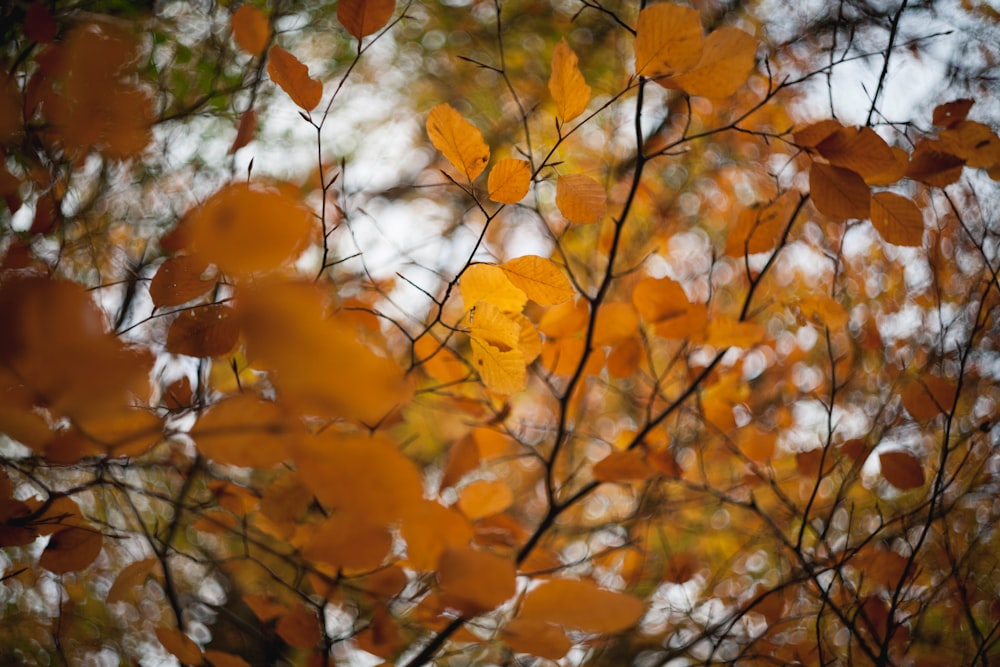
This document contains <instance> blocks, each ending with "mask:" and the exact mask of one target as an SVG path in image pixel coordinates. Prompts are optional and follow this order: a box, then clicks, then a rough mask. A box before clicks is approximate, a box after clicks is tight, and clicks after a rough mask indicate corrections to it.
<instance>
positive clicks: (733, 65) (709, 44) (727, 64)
mask: <svg viewBox="0 0 1000 667" xmlns="http://www.w3.org/2000/svg"><path fill="white" fill-rule="evenodd" d="M756 55H757V40H756V39H754V37H753V36H751V35H748V34H747V33H745V32H743V31H742V30H740V29H738V28H733V27H730V26H725V27H722V28H719V29H718V30H716V31H714V32H712V33H711V34H710V35H709V36H708V37H707V38H706V39H705V41H704V48H703V50H702V52H701V59H700V60H699V61H698V64H697V65H695V66H694V67H693V68H692V69H690V70H687V71H685V72H682V73H680V74H677V75H676V76H672V77H670V78H669V79H661V80H658V82H659V83H662V84H664V85H666V86H668V87H670V88H680V89H681V90H683V91H684V92H686V93H688V94H689V95H696V96H700V97H710V98H723V97H729V96H730V95H732V94H733V93H735V92H736V91H737V90H739V89H740V87H741V86H743V84H745V83H746V81H747V79H748V78H749V76H750V72H751V71H752V70H753V66H754V59H755V57H756Z"/></svg>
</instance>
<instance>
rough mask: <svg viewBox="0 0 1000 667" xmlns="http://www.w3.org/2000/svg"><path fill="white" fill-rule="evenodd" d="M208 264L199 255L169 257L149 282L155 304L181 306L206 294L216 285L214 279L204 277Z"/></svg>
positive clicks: (158, 305)
mask: <svg viewBox="0 0 1000 667" xmlns="http://www.w3.org/2000/svg"><path fill="white" fill-rule="evenodd" d="M207 268H208V265H207V264H206V263H205V262H204V261H203V260H201V259H199V258H197V257H192V256H190V255H178V256H177V257H171V258H169V259H167V260H166V261H165V262H163V264H160V268H158V269H157V270H156V275H154V276H153V280H152V281H151V282H150V284H149V296H150V298H152V299H153V306H154V307H156V308H163V307H166V306H179V305H181V304H182V303H187V302H188V301H192V300H194V299H197V298H198V297H200V296H202V295H203V294H206V293H207V292H208V291H209V290H211V289H212V287H214V286H215V281H214V280H204V279H202V274H203V273H205V269H207Z"/></svg>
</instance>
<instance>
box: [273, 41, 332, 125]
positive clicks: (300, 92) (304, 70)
mask: <svg viewBox="0 0 1000 667" xmlns="http://www.w3.org/2000/svg"><path fill="white" fill-rule="evenodd" d="M267 73H268V75H269V76H270V77H271V80H272V81H274V82H275V83H276V84H278V85H279V86H281V89H282V90H284V91H285V93H287V94H288V96H289V97H291V98H292V101H293V102H295V103H296V104H297V105H299V106H300V107H302V108H303V109H305V110H306V111H312V110H313V109H315V108H316V105H317V104H319V101H320V100H321V99H323V82H321V81H319V80H318V79H311V78H309V68H308V67H306V66H305V65H303V64H302V63H301V62H300V61H299V59H298V58H296V57H295V56H293V55H292V54H291V53H289V52H288V51H286V50H285V49H283V48H281V47H280V46H278V45H277V44H275V45H274V46H272V47H271V48H270V49H269V50H268V52H267Z"/></svg>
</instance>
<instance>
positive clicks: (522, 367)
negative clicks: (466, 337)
mask: <svg viewBox="0 0 1000 667" xmlns="http://www.w3.org/2000/svg"><path fill="white" fill-rule="evenodd" d="M470 341H471V343H472V365H473V367H474V368H475V369H476V372H477V373H479V377H480V379H482V381H483V385H484V386H485V387H486V388H487V389H489V390H490V391H492V392H496V393H497V394H504V395H509V394H515V393H517V392H519V391H522V390H523V389H524V388H525V386H526V385H527V382H528V374H527V369H526V365H527V364H526V363H525V361H524V353H523V352H522V351H521V350H519V349H506V350H505V349H501V348H499V347H497V346H496V345H493V344H491V343H489V342H487V341H484V340H482V339H480V338H476V337H472V338H470Z"/></svg>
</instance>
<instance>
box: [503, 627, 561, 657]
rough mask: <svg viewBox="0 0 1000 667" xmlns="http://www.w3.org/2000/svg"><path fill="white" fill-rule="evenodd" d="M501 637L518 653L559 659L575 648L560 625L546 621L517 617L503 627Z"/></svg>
mask: <svg viewBox="0 0 1000 667" xmlns="http://www.w3.org/2000/svg"><path fill="white" fill-rule="evenodd" d="M501 637H502V638H503V641H504V643H505V644H507V646H509V647H511V648H512V649H514V651H516V652H518V653H530V654H531V655H536V656H538V657H539V658H546V659H548V660H559V659H560V658H562V657H563V656H565V655H566V654H567V653H569V650H570V649H571V648H573V642H571V641H570V640H569V639H567V638H566V633H565V632H564V631H563V630H562V629H560V628H559V627H558V626H556V625H553V624H551V623H546V622H544V621H530V620H523V619H519V618H515V619H514V620H512V621H510V622H509V623H507V625H505V626H504V627H503V630H501Z"/></svg>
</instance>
